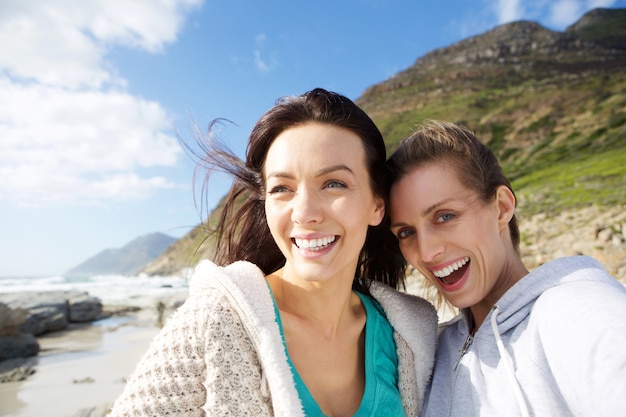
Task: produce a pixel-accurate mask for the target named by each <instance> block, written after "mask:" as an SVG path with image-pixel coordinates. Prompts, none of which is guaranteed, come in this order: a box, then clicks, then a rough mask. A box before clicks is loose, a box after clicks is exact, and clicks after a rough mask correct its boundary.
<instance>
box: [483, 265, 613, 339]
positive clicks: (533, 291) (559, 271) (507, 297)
mask: <svg viewBox="0 0 626 417" xmlns="http://www.w3.org/2000/svg"><path fill="white" fill-rule="evenodd" d="M584 270H588V272H586V273H580V272H581V271H584ZM598 279H603V280H606V281H607V282H611V283H613V284H617V282H615V279H612V278H611V277H610V276H608V275H607V274H606V271H605V269H604V267H603V266H602V264H600V263H599V262H598V261H596V260H595V259H593V258H591V257H588V256H572V257H565V258H559V259H556V260H554V261H552V262H550V263H547V264H544V265H541V266H540V267H538V268H536V269H535V270H533V271H532V272H530V273H529V274H528V275H526V276H525V277H523V278H522V279H521V280H519V281H518V282H517V283H516V284H515V285H513V287H511V288H510V289H509V290H508V291H507V292H506V293H505V294H504V295H503V296H502V298H500V300H498V302H497V303H496V306H498V308H499V309H500V312H499V314H498V319H497V323H498V330H499V332H500V333H506V332H507V331H508V330H510V329H512V328H514V327H516V326H517V325H518V324H520V323H521V322H522V321H524V320H525V319H526V318H527V317H528V315H529V314H530V312H531V310H532V308H533V305H534V304H535V301H536V300H537V298H538V297H539V296H540V295H541V294H543V293H544V292H545V291H546V290H548V289H550V288H554V287H557V286H560V285H567V284H569V283H572V282H581V281H597V280H598ZM491 314H493V310H492V313H490V315H489V316H487V318H486V319H485V322H484V323H483V326H487V327H488V326H489V321H490V319H491V317H490V316H491ZM483 326H481V327H483Z"/></svg>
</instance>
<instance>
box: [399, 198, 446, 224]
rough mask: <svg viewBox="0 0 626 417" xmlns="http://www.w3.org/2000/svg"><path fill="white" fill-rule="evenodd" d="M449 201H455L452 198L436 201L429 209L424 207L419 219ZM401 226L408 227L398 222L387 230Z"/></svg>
mask: <svg viewBox="0 0 626 417" xmlns="http://www.w3.org/2000/svg"><path fill="white" fill-rule="evenodd" d="M451 201H455V199H454V198H446V199H444V200H441V201H438V202H436V203H435V204H432V205H431V206H429V207H426V208H425V209H424V210H422V212H421V213H420V216H421V217H426V216H428V215H429V214H430V213H432V212H433V211H435V210H437V209H438V208H439V206H442V205H444V204H446V203H449V202H451ZM403 226H409V225H408V224H406V223H404V222H398V223H392V224H391V225H390V226H389V228H390V229H393V228H396V227H403Z"/></svg>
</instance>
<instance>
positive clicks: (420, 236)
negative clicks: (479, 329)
mask: <svg viewBox="0 0 626 417" xmlns="http://www.w3.org/2000/svg"><path fill="white" fill-rule="evenodd" d="M390 206H391V207H390V216H391V223H392V227H391V230H392V232H393V233H394V234H395V235H396V237H397V238H398V239H399V243H400V249H401V250H402V254H403V255H404V257H405V258H406V259H407V261H408V262H409V263H410V264H411V265H413V266H414V267H415V268H417V269H418V270H419V271H420V272H421V273H422V274H423V275H424V276H425V277H426V278H427V279H428V280H430V281H431V282H432V283H433V284H434V285H435V286H436V287H437V288H438V290H439V291H440V292H441V293H442V294H443V296H444V297H445V298H446V299H447V300H448V301H449V302H450V303H451V304H453V305H454V306H456V307H459V308H464V307H470V306H472V305H475V304H477V303H480V302H482V301H483V300H485V299H490V298H492V297H496V299H497V298H499V295H501V294H500V293H501V292H502V293H503V285H502V282H501V281H502V276H503V274H504V272H505V271H504V270H505V265H506V263H507V259H506V258H507V256H509V251H508V250H507V246H506V243H505V240H504V239H503V229H504V228H506V227H508V226H507V225H508V220H507V218H506V216H501V214H503V213H502V210H501V207H500V204H499V197H497V198H496V199H495V200H494V201H493V202H489V203H485V202H483V201H481V200H480V199H479V197H478V195H477V193H476V192H475V191H474V190H471V189H469V188H467V187H466V186H464V185H463V183H462V182H461V181H460V179H459V177H458V175H457V173H456V170H455V169H454V168H453V166H452V165H449V164H447V163H445V162H429V163H426V164H425V165H422V166H420V167H418V168H416V169H414V170H413V171H411V172H409V173H408V174H407V175H405V176H404V177H403V178H401V179H400V180H399V181H398V182H397V183H395V184H394V186H393V187H392V189H391V196H390ZM509 219H510V217H509ZM507 289H508V288H507ZM504 291H506V290H504Z"/></svg>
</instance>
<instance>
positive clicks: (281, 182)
mask: <svg viewBox="0 0 626 417" xmlns="http://www.w3.org/2000/svg"><path fill="white" fill-rule="evenodd" d="M264 180H265V184H266V196H265V212H266V216H267V223H268V225H269V228H270V231H271V233H272V236H273V237H274V240H275V241H276V243H277V244H278V247H279V248H280V250H281V251H282V252H283V254H284V256H285V258H286V265H285V269H284V272H283V277H287V276H288V279H295V280H300V281H308V282H311V281H316V282H320V281H328V280H332V279H337V278H339V279H346V280H349V282H352V279H353V278H354V272H355V270H356V265H357V261H358V257H359V254H360V252H361V249H362V247H363V244H364V242H365V237H366V235H367V230H368V226H370V225H378V224H380V222H381V220H382V218H383V214H384V202H383V201H382V199H381V198H378V197H375V196H374V195H373V192H372V189H371V185H370V178H369V173H368V171H367V166H366V164H365V151H364V149H363V144H362V141H361V139H360V138H359V137H358V136H357V135H356V134H355V133H353V132H352V131H350V130H348V129H344V128H342V127H337V126H332V125H327V124H321V123H306V124H303V125H298V126H296V127H292V128H289V129H287V130H285V131H283V132H282V133H281V134H280V135H278V136H277V137H276V139H275V140H274V142H273V143H272V145H271V146H270V149H269V151H268V153H267V157H266V160H265V172H264Z"/></svg>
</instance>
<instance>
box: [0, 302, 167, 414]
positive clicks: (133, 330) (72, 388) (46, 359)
mask: <svg viewBox="0 0 626 417" xmlns="http://www.w3.org/2000/svg"><path fill="white" fill-rule="evenodd" d="M153 319H154V314H153V313H149V314H148V313H147V312H146V313H142V314H130V315H127V316H122V317H111V318H108V319H104V320H99V321H96V322H93V323H91V324H85V325H78V326H77V325H73V327H72V328H71V329H69V330H64V331H60V332H54V333H49V334H47V335H44V336H42V337H39V343H40V346H41V352H40V354H39V356H38V357H37V358H36V359H35V361H36V363H37V365H36V372H35V374H33V375H31V376H30V377H28V378H27V379H26V380H25V381H21V382H12V383H4V384H0V416H10V417H42V416H45V417H73V416H76V415H78V413H79V412H80V411H81V410H84V409H90V408H92V407H96V406H99V405H102V404H107V403H112V402H113V401H114V400H115V398H116V397H117V396H118V395H119V394H120V393H121V392H122V389H123V388H124V383H125V378H127V377H128V376H129V375H130V373H131V372H132V370H133V369H134V367H135V365H136V363H137V361H138V360H139V358H140V357H141V355H142V353H143V352H144V351H145V350H146V349H147V347H148V345H149V343H150V341H151V340H152V338H153V337H154V335H156V334H157V333H158V331H159V329H158V327H156V326H155V325H154V322H153Z"/></svg>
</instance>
